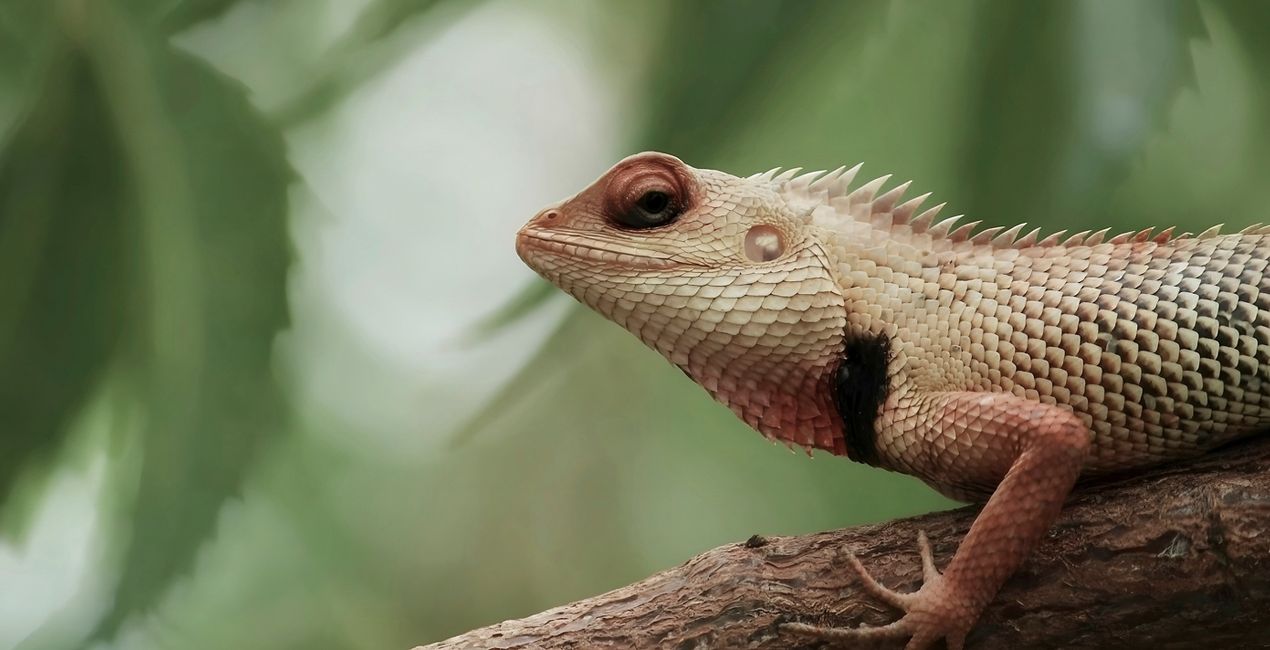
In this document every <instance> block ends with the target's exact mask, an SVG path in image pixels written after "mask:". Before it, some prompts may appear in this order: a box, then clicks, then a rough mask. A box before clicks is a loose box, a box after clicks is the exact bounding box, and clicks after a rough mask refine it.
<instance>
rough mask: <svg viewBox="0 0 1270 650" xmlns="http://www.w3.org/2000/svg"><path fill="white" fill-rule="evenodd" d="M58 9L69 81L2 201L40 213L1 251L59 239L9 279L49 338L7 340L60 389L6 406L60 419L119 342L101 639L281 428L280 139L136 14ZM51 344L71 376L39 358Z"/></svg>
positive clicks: (178, 559) (153, 586)
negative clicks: (131, 458) (110, 578)
mask: <svg viewBox="0 0 1270 650" xmlns="http://www.w3.org/2000/svg"><path fill="white" fill-rule="evenodd" d="M65 6H66V7H70V8H71V9H70V10H68V11H67V12H65V13H64V14H63V21H64V22H63V25H64V27H65V29H66V30H67V31H66V33H67V35H68V36H69V37H70V38H68V42H71V43H75V44H77V45H78V46H80V47H82V48H83V55H80V54H76V55H74V59H73V60H77V61H81V63H80V64H79V67H78V68H72V70H78V72H77V73H76V74H73V75H70V76H68V75H66V74H58V72H59V71H56V70H53V71H50V76H49V79H50V80H51V81H50V83H51V84H54V87H55V88H59V87H63V86H64V87H65V88H67V90H64V91H61V92H60V94H57V95H55V96H54V99H53V100H50V102H51V104H52V105H51V106H49V107H46V109H45V110H42V111H41V112H40V114H38V115H36V116H34V118H35V119H37V120H47V122H41V121H37V122H35V123H34V124H35V125H34V126H32V127H31V128H33V129H34V128H39V129H41V131H39V132H36V133H33V135H32V137H31V138H32V144H31V145H30V147H29V148H28V149H34V150H33V151H28V150H27V149H22V148H18V149H15V151H17V152H18V153H19V154H21V153H22V152H23V151H27V156H26V158H27V160H25V161H23V164H24V165H25V166H24V167H22V169H21V170H20V173H23V174H26V175H27V177H26V178H23V179H21V180H22V181H23V182H22V187H23V188H26V190H25V193H24V194H21V195H18V196H19V198H22V197H25V196H28V195H30V196H33V197H35V198H33V199H26V200H28V201H29V202H30V203H31V204H32V205H33V206H36V208H38V209H36V208H25V209H24V210H22V211H18V212H15V213H16V214H33V215H36V216H41V217H42V218H43V219H44V221H40V220H38V219H34V218H32V219H27V220H24V221H23V222H21V225H24V227H25V228H26V229H27V230H29V231H30V233H27V234H24V235H23V239H16V238H15V239H13V240H10V239H9V238H8V237H6V238H5V240H4V242H5V244H6V245H9V242H10V241H13V242H15V243H14V244H12V245H13V246H15V247H16V246H18V245H19V242H24V240H30V241H34V242H37V243H38V241H39V240H38V237H37V236H38V235H39V234H40V233H41V232H43V233H47V234H48V236H49V237H51V239H50V240H49V241H50V242H51V243H50V245H52V244H56V245H58V246H67V247H70V248H68V249H67V250H66V252H65V253H62V254H61V257H55V258H52V259H50V260H48V263H49V265H56V264H57V263H59V262H60V263H61V264H62V265H63V266H54V267H53V268H49V267H47V266H45V267H31V268H24V269H21V270H22V272H21V273H16V274H15V275H13V276H11V277H16V278H22V279H25V280H27V281H32V282H36V283H39V284H36V285H34V286H35V287H40V288H41V289H40V292H39V293H34V292H30V291H28V292H26V293H25V295H27V296H34V298H35V299H37V300H30V301H29V304H32V305H37V306H42V307H44V308H45V309H47V310H48V314H46V315H44V316H43V321H34V322H33V324H43V325H44V326H45V329H46V331H45V332H43V333H31V332H29V331H27V332H24V333H23V337H24V338H23V339H22V343H23V346H25V347H26V348H27V349H29V350H30V354H32V355H43V363H45V364H49V369H48V372H49V373H56V377H57V379H58V380H59V381H64V382H67V384H68V385H69V387H68V388H67V389H66V390H65V391H63V393H61V394H59V393H57V392H56V391H52V390H49V389H48V387H46V386H43V385H35V384H31V383H28V382H30V380H31V377H24V376H23V375H22V374H19V373H18V372H13V371H12V370H11V368H12V367H11V366H7V365H6V366H5V368H4V369H5V372H6V373H7V374H6V375H5V380H6V381H10V382H16V383H18V384H20V385H19V386H17V388H18V390H20V391H21V393H20V395H21V396H26V399H28V400H31V401H37V400H39V399H45V398H43V397H41V395H43V394H45V393H47V394H51V395H54V396H57V401H56V404H55V406H56V408H57V409H59V412H63V413H73V412H74V411H75V410H76V408H78V407H79V406H80V405H81V404H79V403H76V402H82V400H83V398H84V393H85V389H84V388H82V387H81V386H80V384H83V383H84V382H85V381H86V380H82V379H80V377H81V376H88V377H90V378H91V377H92V376H95V375H93V374H92V372H90V371H93V372H96V371H97V370H98V366H100V365H102V364H103V363H105V362H106V355H107V353H108V352H109V351H110V350H111V349H112V348H111V347H108V346H109V345H114V344H116V343H117V344H118V347H117V350H118V352H119V354H118V355H116V359H115V362H117V363H119V364H120V365H121V370H122V372H121V373H120V374H121V375H122V376H124V377H126V378H127V379H126V380H127V381H129V382H130V383H132V384H134V386H135V391H134V392H135V393H136V394H138V395H140V396H142V400H143V404H142V406H143V408H144V410H145V413H146V416H145V418H144V421H145V423H146V426H145V431H144V437H145V442H144V460H143V467H142V472H141V477H140V485H139V493H138V497H137V502H136V504H135V510H134V513H133V520H132V535H131V539H130V540H129V541H130V543H129V544H128V546H127V550H126V552H125V554H124V564H123V567H122V572H121V577H120V583H119V585H118V591H117V593H116V598H115V599H114V603H113V610H112V611H111V612H109V613H108V615H107V616H106V617H105V619H104V620H103V621H102V623H101V627H100V629H99V635H101V636H105V635H107V634H109V633H111V632H113V631H114V630H115V629H116V628H117V627H118V625H119V624H120V623H121V622H122V621H123V620H124V619H125V618H126V617H127V616H129V615H130V614H132V613H135V612H140V611H145V610H146V609H148V608H150V607H151V606H153V605H154V604H155V602H156V601H157V599H158V597H159V596H160V595H161V594H162V593H163V592H164V590H165V589H166V588H167V586H168V584H169V583H170V582H171V581H172V580H173V578H174V577H176V576H177V575H179V574H180V573H182V572H184V571H185V570H187V569H188V568H189V567H190V564H191V562H192V560H193V558H194V554H195V551H196V549H197V548H198V546H199V544H200V543H201V542H202V541H203V540H204V539H205V538H206V537H207V536H208V534H209V533H210V532H211V531H212V528H213V526H214V524H215V522H216V517H217V512H218V511H219V508H220V506H221V504H222V503H223V502H224V500H225V499H226V498H227V497H229V496H230V495H232V494H234V493H235V491H236V490H237V489H238V487H239V485H240V484H241V482H242V480H243V478H244V476H245V474H246V472H247V470H248V468H249V467H250V466H251V460H252V458H253V457H254V456H255V455H256V453H257V451H258V450H259V448H260V443H261V441H262V440H264V439H265V438H266V437H269V436H276V435H277V434H278V433H280V431H281V428H282V426H283V416H284V411H283V408H282V406H281V401H282V400H281V396H280V394H279V391H278V388H277V386H276V385H275V382H274V379H273V375H272V372H271V345H272V341H273V337H274V335H275V334H276V333H277V332H278V331H279V330H280V329H282V328H283V327H285V326H286V324H287V302H286V293H285V283H286V272H287V267H288V264H289V261H290V245H289V242H288V238H287V229H286V219H287V191H288V185H289V183H290V182H291V179H292V173H291V170H290V168H289V167H288V165H287V162H286V158H285V151H284V147H283V143H282V138H281V135H280V134H279V133H278V132H277V130H276V129H274V128H272V127H271V126H270V125H269V124H268V123H267V122H266V121H265V120H263V119H262V118H261V116H260V115H259V114H258V113H257V112H256V111H255V110H254V109H253V108H252V107H251V106H250V104H249V103H248V102H247V99H246V96H245V93H244V91H243V89H242V88H241V87H240V86H239V85H237V84H235V83H233V82H230V81H229V80H227V79H225V78H223V77H220V76H219V75H217V74H216V73H214V72H213V71H211V70H209V69H208V68H207V66H206V65H204V64H203V63H201V62H198V61H194V60H192V59H190V58H189V57H188V56H186V55H184V54H182V53H180V52H178V51H176V50H173V49H171V48H170V47H169V46H168V45H167V42H166V36H165V35H163V34H162V33H159V32H158V31H157V30H156V29H155V26H154V25H153V24H152V23H151V22H149V21H147V20H145V19H144V17H142V16H140V15H137V14H131V13H128V11H127V10H125V9H121V8H118V7H117V6H115V5H114V4H112V3H107V2H92V3H82V4H75V3H68V4H66V5H65ZM83 61H87V62H89V67H87V68H85V66H84V65H83V63H82V62H83ZM67 130H69V131H67ZM81 130H82V132H81ZM64 131H66V132H64ZM51 144H57V145H58V146H60V147H62V148H63V150H64V153H62V154H61V155H59V156H57V157H53V158H50V159H48V160H44V157H43V156H41V155H40V152H38V149H39V148H40V147H45V148H47V147H49V146H50V145H51ZM63 160H64V161H65V162H62V161H63ZM49 165H54V166H53V167H52V169H51V170H47V171H46V170H45V169H44V167H46V166H49ZM59 165H60V166H59ZM62 169H68V170H70V171H60V172H59V170H62ZM59 173H60V174H61V175H60V176H59V175H58V174H59ZM41 197H44V198H43V199H42V201H43V203H41V202H40V199H41ZM114 222H119V223H114ZM63 240H64V241H63ZM67 256H70V257H71V258H72V259H64V258H66V257H67ZM17 259H21V258H17ZM7 263H10V264H13V263H16V262H14V261H12V259H10V260H9V261H8V262H7ZM27 266H30V264H28V265H27ZM63 276H65V277H63ZM55 282H61V283H62V284H60V285H59V284H53V285H52V286H50V287H47V288H45V285H47V284H48V283H55ZM13 293H15V295H22V294H20V293H18V292H13ZM124 319H126V321H127V322H126V324H125V323H123V320H124ZM121 326H122V327H121ZM28 329H29V328H28ZM121 330H122V331H121ZM81 348H85V349H81ZM64 350H65V353H66V354H74V355H75V362H74V364H73V365H71V366H70V367H69V368H61V367H58V366H57V365H55V364H53V363H52V362H51V361H50V360H56V359H57V358H58V357H56V356H54V355H60V354H62V353H63V351H64ZM28 365H29V364H28ZM63 365H65V364H63ZM19 368H21V367H20V366H19ZM11 385H12V384H11ZM71 388H74V389H75V390H74V391H72V390H71ZM9 393H10V391H6V394H9ZM50 410H51V407H50ZM63 417H64V416H63ZM32 435H34V434H32V433H30V432H23V435H22V436H21V438H24V439H30V438H31V436H32ZM15 437H18V436H15Z"/></svg>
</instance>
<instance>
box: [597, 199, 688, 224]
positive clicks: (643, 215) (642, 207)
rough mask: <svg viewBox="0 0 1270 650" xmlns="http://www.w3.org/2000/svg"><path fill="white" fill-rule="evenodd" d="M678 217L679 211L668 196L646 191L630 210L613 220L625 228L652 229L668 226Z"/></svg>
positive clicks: (618, 213) (624, 211)
mask: <svg viewBox="0 0 1270 650" xmlns="http://www.w3.org/2000/svg"><path fill="white" fill-rule="evenodd" d="M678 216H679V211H678V210H676V209H675V205H674V201H671V200H670V195H669V194H667V193H666V192H663V191H661V190H648V191H646V192H644V193H643V194H642V195H640V197H639V199H637V200H636V201H635V203H634V204H633V205H631V207H630V208H628V209H626V210H622V211H619V212H617V213H616V214H614V215H613V219H614V220H615V221H617V222H618V223H619V224H621V225H623V226H626V227H627V228H654V227H657V226H662V225H665V224H668V223H670V222H671V221H674V220H675V217H678Z"/></svg>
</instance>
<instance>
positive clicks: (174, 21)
mask: <svg viewBox="0 0 1270 650" xmlns="http://www.w3.org/2000/svg"><path fill="white" fill-rule="evenodd" d="M239 2H241V0H184V1H183V2H179V3H177V4H176V5H175V6H173V7H172V8H171V9H169V10H168V11H166V12H164V13H163V17H162V28H163V31H166V32H170V33H175V32H179V31H181V30H183V29H186V28H189V27H192V26H194V25H197V24H198V23H201V22H203V21H206V20H213V19H216V18H219V17H220V16H221V15H223V14H224V13H225V12H226V11H229V9H230V8H231V7H233V6H234V5H236V4H238V3H239Z"/></svg>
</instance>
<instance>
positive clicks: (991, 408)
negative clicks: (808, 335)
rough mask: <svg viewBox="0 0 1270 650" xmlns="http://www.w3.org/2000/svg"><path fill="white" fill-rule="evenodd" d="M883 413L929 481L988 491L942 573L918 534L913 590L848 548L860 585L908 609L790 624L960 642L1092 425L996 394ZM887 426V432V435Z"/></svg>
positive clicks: (1061, 486) (829, 634)
mask: <svg viewBox="0 0 1270 650" xmlns="http://www.w3.org/2000/svg"><path fill="white" fill-rule="evenodd" d="M903 401H905V402H908V404H907V406H905V405H904V404H903V403H901V404H900V405H899V406H898V408H896V409H895V410H894V411H892V412H891V413H887V414H884V419H888V420H889V421H890V422H889V425H890V426H888V427H887V428H886V429H885V430H884V431H887V432H891V434H892V435H898V436H907V437H908V438H907V439H904V440H903V441H902V443H901V444H899V445H896V446H895V448H897V449H902V450H903V453H904V454H905V455H904V456H903V457H902V461H903V462H905V463H907V464H909V465H911V466H912V467H913V468H914V469H915V470H916V472H915V473H918V474H919V475H921V476H923V477H924V478H926V479H927V480H928V481H929V482H931V483H933V484H935V485H938V486H942V487H949V488H953V489H955V490H963V491H964V490H974V489H984V490H988V489H991V488H992V485H994V484H995V485H996V489H995V490H994V491H993V492H992V496H991V497H990V498H989V499H988V502H987V504H986V505H985V506H984V508H983V510H982V511H981V512H980V513H979V516H978V517H977V518H976V519H975V522H974V524H973V525H972V526H971V527H970V532H969V533H968V534H967V535H966V538H965V539H964V540H963V541H962V543H961V547H960V548H959V549H958V550H957V553H956V555H955V556H954V557H953V559H952V562H951V563H950V564H949V565H948V568H947V569H946V570H945V571H944V573H943V574H942V575H941V574H940V573H939V572H938V571H937V570H936V569H935V566H934V561H933V559H932V558H931V555H930V548H929V545H928V544H927V543H926V541H925V537H924V536H922V539H920V540H919V546H920V548H921V552H922V560H923V567H924V569H925V570H924V574H925V581H924V583H923V585H922V588H921V589H919V590H918V591H917V592H914V593H911V594H900V593H896V592H894V591H891V590H890V589H887V588H885V587H883V586H881V585H879V584H878V583H877V582H876V581H874V579H873V578H872V577H871V576H870V575H869V574H868V573H867V571H866V570H865V569H864V568H863V567H862V566H861V565H860V563H859V561H858V560H856V559H855V558H854V557H852V558H851V564H852V567H853V568H854V569H855V571H857V572H858V573H859V575H860V578H861V582H862V584H863V586H864V588H865V589H866V590H867V591H868V592H870V593H871V594H873V595H874V596H876V597H877V598H878V599H879V600H882V601H883V602H886V603H888V604H890V605H892V606H895V607H897V608H899V609H901V610H904V611H905V615H904V616H903V617H902V618H900V619H899V620H898V621H896V622H894V623H892V624H890V625H886V626H883V627H878V628H863V627H862V628H856V629H848V628H823V627H817V626H811V625H806V624H801V623H789V624H786V625H785V628H786V629H788V630H790V631H792V632H796V633H800V634H808V635H814V636H819V637H824V638H832V639H841V640H864V639H876V638H880V637H886V638H904V637H909V638H910V641H909V642H908V645H907V647H908V648H925V647H928V646H930V645H932V644H934V643H936V642H937V641H938V640H939V639H941V638H943V639H946V640H947V642H948V647H949V648H950V649H953V650H955V649H957V648H961V647H962V646H963V644H964V642H965V638H966V634H967V633H968V632H969V631H970V629H971V627H972V626H973V625H974V623H975V621H976V620H978V618H979V615H980V613H981V612H982V611H983V608H984V607H986V606H987V605H988V603H989V602H991V601H992V599H993V598H994V597H995V596H996V593H997V591H998V590H999V589H1000V588H1001V585H1002V584H1003V583H1004V582H1005V580H1006V579H1007V578H1009V577H1010V575H1011V574H1012V573H1014V571H1015V570H1016V569H1017V568H1018V567H1019V565H1020V564H1022V563H1023V561H1024V559H1026V558H1027V556H1028V554H1029V553H1030V552H1031V550H1032V548H1033V547H1035V546H1036V544H1037V543H1038V542H1039V541H1040V539H1041V537H1042V536H1043V535H1044V534H1045V532H1046V531H1047V530H1048V529H1049V527H1050V525H1051V524H1052V523H1053V521H1054V519H1055V518H1056V517H1057V516H1058V513H1059V511H1060V510H1061V508H1062V505H1063V501H1064V499H1066V497H1067V494H1068V493H1069V492H1070V491H1071V488H1072V486H1073V485H1074V484H1075V482H1076V478H1077V476H1078V475H1079V474H1080V468H1081V466H1082V464H1083V463H1084V461H1085V458H1086V456H1087V455H1088V453H1089V446H1090V435H1091V434H1090V431H1089V428H1088V427H1087V426H1085V424H1084V423H1083V422H1082V421H1081V420H1080V419H1079V418H1078V417H1077V416H1076V415H1075V414H1073V413H1072V412H1071V411H1068V410H1065V409H1062V408H1060V407H1057V406H1051V405H1047V404H1042V403H1040V402H1034V401H1031V400H1026V399H1023V398H1020V397H1015V396H1013V395H1007V394H1001V393H968V392H948V393H933V394H928V395H924V396H919V397H917V398H915V399H912V400H903ZM884 435H885V434H884Z"/></svg>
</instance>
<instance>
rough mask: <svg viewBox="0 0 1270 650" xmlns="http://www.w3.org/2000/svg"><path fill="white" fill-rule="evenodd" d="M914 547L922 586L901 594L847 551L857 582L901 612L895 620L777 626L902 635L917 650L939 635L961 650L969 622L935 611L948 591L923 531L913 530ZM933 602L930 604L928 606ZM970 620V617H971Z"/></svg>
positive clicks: (846, 634) (850, 636)
mask: <svg viewBox="0 0 1270 650" xmlns="http://www.w3.org/2000/svg"><path fill="white" fill-rule="evenodd" d="M917 549H918V551H919V554H920V555H921V557H922V577H923V579H924V583H923V585H922V588H921V589H919V590H918V591H916V592H914V593H911V594H902V593H899V592H897V591H894V590H892V589H888V588H887V587H884V586H882V584H881V583H879V582H878V581H877V580H875V579H874V578H873V576H872V575H870V574H869V572H868V570H867V569H865V568H864V565H863V564H861V563H860V560H859V559H858V558H856V556H855V554H853V553H849V554H848V555H847V563H848V564H850V565H851V568H852V570H853V571H855V573H856V575H857V576H859V577H860V586H861V588H863V589H864V591H865V592H867V593H868V594H869V595H871V596H873V597H874V598H877V599H878V600H880V601H882V602H884V603H886V604H888V605H890V606H892V607H894V608H896V609H899V610H902V611H904V612H905V614H904V616H903V617H901V618H900V619H899V620H898V621H895V622H893V623H890V624H888V625H883V626H881V627H868V626H860V627H855V628H848V627H821V626H818V625H808V624H806V623H785V624H783V625H781V629H782V630H785V631H788V632H791V633H794V634H800V635H803V636H813V637H818V638H822V639H829V640H834V641H873V640H878V639H902V638H904V637H909V639H908V643H907V644H906V645H905V646H904V647H905V649H906V650H921V649H922V648H928V647H930V646H932V645H934V644H935V643H936V642H938V641H939V639H941V638H942V639H945V640H946V641H947V643H948V648H949V650H961V648H962V647H963V646H964V645H965V641H966V630H967V629H969V625H968V624H966V625H964V626H963V625H959V623H962V621H957V620H956V618H955V617H954V618H944V616H946V614H945V615H944V616H941V615H940V614H939V613H938V610H941V609H943V610H944V611H948V610H947V609H945V608H944V607H942V605H946V604H947V603H945V602H944V601H945V600H946V598H947V596H948V593H947V591H946V590H944V589H943V587H945V586H946V585H945V583H944V577H943V575H941V574H940V573H939V569H937V568H936V567H935V557H934V554H932V553H931V548H930V540H929V539H927V538H926V533H925V532H921V531H919V532H918V533H917ZM932 605H934V607H931V606H932ZM971 623H973V621H971Z"/></svg>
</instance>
